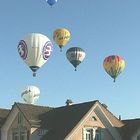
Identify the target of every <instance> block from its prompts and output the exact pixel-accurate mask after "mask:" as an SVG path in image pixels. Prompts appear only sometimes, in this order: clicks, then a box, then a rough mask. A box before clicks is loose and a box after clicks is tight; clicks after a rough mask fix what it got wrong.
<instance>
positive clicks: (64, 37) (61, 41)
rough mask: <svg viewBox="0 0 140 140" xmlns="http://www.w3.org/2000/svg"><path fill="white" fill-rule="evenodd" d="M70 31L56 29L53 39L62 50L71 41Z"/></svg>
mask: <svg viewBox="0 0 140 140" xmlns="http://www.w3.org/2000/svg"><path fill="white" fill-rule="evenodd" d="M70 37H71V35H70V31H69V30H68V29H66V28H60V29H56V30H55V31H54V33H53V39H54V41H55V42H56V43H57V44H58V46H59V47H60V48H61V49H62V47H64V46H65V45H66V44H67V43H68V41H69V40H70Z"/></svg>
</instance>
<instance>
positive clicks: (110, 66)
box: [103, 55, 125, 82]
mask: <svg viewBox="0 0 140 140" xmlns="http://www.w3.org/2000/svg"><path fill="white" fill-rule="evenodd" d="M103 66H104V69H105V71H106V72H107V73H108V74H109V75H110V76H111V77H112V78H113V79H114V82H115V80H116V78H117V77H118V75H119V74H120V73H121V72H122V71H123V70H124V68H125V61H124V60H123V59H122V57H121V56H119V55H111V56H108V57H106V58H105V59H104V62H103Z"/></svg>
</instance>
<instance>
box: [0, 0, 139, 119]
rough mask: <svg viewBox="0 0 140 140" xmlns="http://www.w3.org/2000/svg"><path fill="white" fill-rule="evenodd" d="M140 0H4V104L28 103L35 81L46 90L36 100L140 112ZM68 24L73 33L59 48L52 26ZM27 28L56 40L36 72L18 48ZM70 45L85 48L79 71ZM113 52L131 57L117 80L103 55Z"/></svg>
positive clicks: (0, 37)
mask: <svg viewBox="0 0 140 140" xmlns="http://www.w3.org/2000/svg"><path fill="white" fill-rule="evenodd" d="M139 5H140V1H139V0H58V2H57V3H56V4H55V5H54V6H53V7H50V6H49V5H48V4H47V2H46V1H45V0H12V1H8V0H1V2H0V64H1V69H0V75H1V78H0V81H1V82H0V90H1V91H0V95H1V97H0V99H1V101H0V108H11V106H12V105H13V104H14V102H23V103H24V101H23V99H22V98H21V92H22V90H23V89H24V88H25V87H26V86H28V85H34V86H37V87H38V88H39V89H40V91H41V94H40V98H39V100H38V101H37V102H36V105H42V106H51V107H59V106H64V105H65V102H66V100H67V99H72V101H73V102H74V103H75V104H76V103H82V102H88V101H94V100H99V101H100V102H101V103H105V104H106V105H107V106H108V109H109V110H110V111H111V112H112V113H113V114H114V115H115V116H117V117H118V116H119V115H121V116H122V119H133V118H140V111H139V109H138V108H139V106H140V100H139V99H140V78H139V73H140V55H139V52H140V8H139ZM63 27H64V28H67V29H69V30H70V32H71V39H70V41H69V42H68V44H67V45H66V46H65V47H64V48H63V51H62V52H60V49H59V47H58V46H57V44H56V43H55V42H54V40H53V32H54V30H55V29H57V28H63ZM28 33H41V34H44V35H46V36H47V37H48V38H49V39H50V40H51V42H52V43H53V53H52V55H51V57H50V58H49V60H48V61H47V63H46V64H45V65H44V66H43V67H41V68H40V69H39V70H38V72H37V76H36V77H33V76H32V71H31V70H30V69H29V68H28V66H27V65H26V64H25V63H24V61H23V60H22V59H21V58H20V56H19V54H18V50H17V46H18V43H19V41H20V40H21V39H22V38H23V37H24V36H25V35H26V34H28ZM71 47H81V48H82V49H84V51H85V52H86V57H85V60H84V61H83V62H82V63H81V64H80V65H79V66H78V69H77V71H76V72H75V71H74V67H73V66H72V65H71V64H70V63H69V62H68V60H67V58H66V51H67V49H69V48H71ZM113 54H117V55H120V56H121V57H122V58H123V59H124V60H125V62H126V68H125V70H124V71H123V72H122V73H121V74H120V75H119V76H118V78H117V80H116V82H115V83H114V82H113V79H112V78H111V77H110V76H109V75H108V74H107V73H106V72H105V70H104V68H103V60H104V58H105V57H107V56H109V55H113Z"/></svg>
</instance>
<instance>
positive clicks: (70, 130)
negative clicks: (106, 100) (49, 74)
mask: <svg viewBox="0 0 140 140" xmlns="http://www.w3.org/2000/svg"><path fill="white" fill-rule="evenodd" d="M0 132H1V133H0V140H140V119H133V120H120V119H118V118H117V117H115V116H114V115H113V114H112V113H111V112H110V111H109V110H108V108H107V106H106V105H105V104H102V103H100V102H99V101H98V100H96V101H90V102H85V103H79V104H73V102H71V101H67V105H66V106H62V107H57V108H53V107H47V106H37V105H31V104H23V103H14V105H13V106H12V108H11V109H10V110H8V109H0Z"/></svg>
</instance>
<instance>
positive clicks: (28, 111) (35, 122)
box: [16, 103, 52, 127]
mask: <svg viewBox="0 0 140 140" xmlns="http://www.w3.org/2000/svg"><path fill="white" fill-rule="evenodd" d="M16 106H17V107H18V108H19V110H20V111H21V112H22V113H23V115H24V117H25V118H26V119H27V121H29V123H30V124H31V126H37V127H40V121H41V120H40V116H41V115H42V114H44V113H46V112H48V111H50V110H52V108H51V107H45V106H37V105H32V104H23V103H16Z"/></svg>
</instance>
